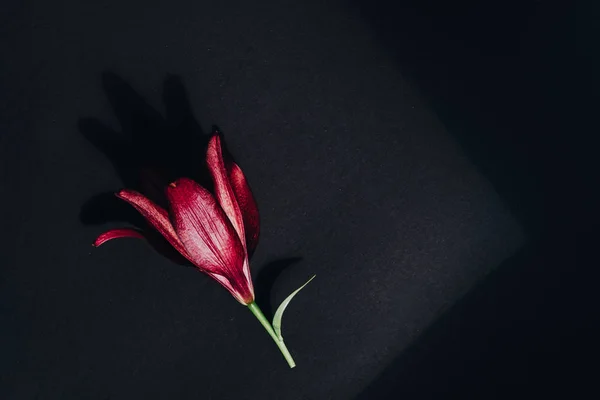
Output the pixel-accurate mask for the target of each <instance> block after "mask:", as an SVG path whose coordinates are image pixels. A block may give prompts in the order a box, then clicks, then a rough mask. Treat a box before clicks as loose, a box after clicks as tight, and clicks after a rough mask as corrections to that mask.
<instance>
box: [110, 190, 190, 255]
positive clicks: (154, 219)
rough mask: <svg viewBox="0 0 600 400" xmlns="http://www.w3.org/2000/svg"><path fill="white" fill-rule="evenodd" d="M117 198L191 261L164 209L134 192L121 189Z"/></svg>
mask: <svg viewBox="0 0 600 400" xmlns="http://www.w3.org/2000/svg"><path fill="white" fill-rule="evenodd" d="M117 197H118V198H120V199H123V200H125V201H126V202H128V203H129V204H131V205H132V206H133V207H134V208H135V209H136V210H138V211H139V212H140V214H142V216H143V217H144V218H146V219H147V220H148V222H150V224H152V226H153V227H154V228H155V229H156V230H157V231H158V232H160V234H161V235H163V236H164V237H165V239H167V241H168V242H169V243H170V244H171V246H173V247H174V248H175V250H177V251H178V252H180V253H181V255H183V256H184V257H186V258H187V259H189V260H190V261H192V260H191V259H190V257H189V255H188V253H187V252H186V250H185V247H184V246H183V244H182V243H181V240H179V237H178V236H177V234H176V233H175V229H174V228H173V225H172V224H171V221H170V220H169V214H168V213H167V211H166V210H165V209H164V208H162V207H160V206H158V205H157V204H156V203H154V202H153V201H152V200H150V199H148V198H147V197H145V196H144V195H142V194H141V193H138V192H136V191H135V190H128V189H123V190H121V191H120V192H119V193H117Z"/></svg>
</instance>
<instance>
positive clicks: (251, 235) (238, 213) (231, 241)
mask: <svg viewBox="0 0 600 400" xmlns="http://www.w3.org/2000/svg"><path fill="white" fill-rule="evenodd" d="M221 142H222V140H221V135H220V133H219V132H218V131H215V132H214V133H213V135H212V137H211V138H210V141H209V143H208V150H207V155H206V163H207V166H208V169H209V172H210V175H211V177H212V181H213V186H214V188H213V193H211V192H210V191H209V190H207V189H206V188H204V187H202V186H201V185H199V184H198V183H196V182H195V181H193V180H192V179H189V178H179V179H177V180H175V181H174V182H172V183H170V184H169V185H167V186H166V188H164V190H165V194H166V199H167V203H168V210H167V209H165V208H163V207H161V206H160V205H158V204H157V203H155V202H153V201H152V200H150V199H149V198H148V197H146V196H144V195H143V194H141V193H139V192H136V191H134V190H129V189H123V190H121V191H119V192H118V193H117V194H116V195H117V197H118V198H120V199H122V200H124V201H126V202H128V203H129V204H131V205H132V206H133V207H134V208H135V209H136V210H137V211H138V212H139V213H140V214H141V215H142V216H143V217H144V218H145V219H146V220H147V221H148V222H149V224H150V225H151V226H152V227H153V228H154V229H155V230H156V231H158V232H159V233H160V234H161V235H162V236H163V237H164V238H165V239H166V240H167V241H168V243H169V244H170V245H171V246H172V248H173V249H175V250H176V251H177V252H178V253H179V254H181V255H182V256H183V257H184V258H185V259H187V260H188V261H189V262H190V263H192V264H193V265H194V266H196V267H197V268H198V269H199V270H200V271H202V272H204V273H206V274H207V275H209V276H210V277H211V278H213V279H214V280H216V281H217V282H219V284H221V285H222V286H223V287H225V289H227V290H228V291H229V292H230V293H231V295H232V296H233V297H234V298H235V299H236V300H237V301H238V302H240V303H241V304H243V305H245V306H248V307H249V309H250V311H252V313H253V314H254V315H255V316H256V318H257V319H258V320H259V321H260V322H261V324H262V325H263V327H264V328H265V329H266V330H267V332H268V333H269V335H270V336H271V337H272V338H273V340H274V341H275V343H276V344H277V346H278V347H279V349H280V350H281V352H282V354H283V356H284V357H285V359H286V360H287V361H288V364H289V365H290V367H292V368H293V367H294V366H295V362H294V360H293V358H292V356H291V354H290V353H289V351H288V349H287V347H286V346H285V344H284V342H283V337H282V336H281V329H280V325H281V314H282V313H283V310H284V309H285V307H286V306H287V304H288V303H289V300H291V297H293V295H295V294H296V293H297V291H296V292H294V293H293V294H292V295H291V296H290V297H288V299H286V300H285V301H284V303H285V304H283V303H282V306H281V307H280V309H281V310H278V313H276V320H274V321H273V325H271V324H270V323H269V321H268V320H267V319H266V317H265V316H264V314H263V313H262V311H261V310H260V308H259V307H258V305H257V304H256V303H255V302H254V287H253V284H252V277H251V274H250V263H249V255H251V254H252V253H253V252H254V249H255V248H256V245H257V243H258V237H259V214H258V207H257V205H256V201H255V200H254V196H253V195H252V192H251V190H250V186H249V185H248V182H247V180H246V177H245V176H244V173H243V172H242V170H241V168H240V167H239V166H238V165H237V164H236V163H234V162H233V161H232V160H231V159H230V157H229V156H228V155H224V151H223V148H222V143H221ZM151 234H153V232H144V231H141V230H138V229H133V228H120V229H113V230H109V231H107V232H105V233H103V234H101V235H100V236H98V238H97V239H96V241H95V242H94V246H96V247H98V246H100V245H102V244H104V243H105V242H107V241H109V240H112V239H117V238H124V237H135V238H148V237H149V236H150V235H151ZM298 290H299V289H298ZM277 315H278V316H277ZM274 328H275V329H274Z"/></svg>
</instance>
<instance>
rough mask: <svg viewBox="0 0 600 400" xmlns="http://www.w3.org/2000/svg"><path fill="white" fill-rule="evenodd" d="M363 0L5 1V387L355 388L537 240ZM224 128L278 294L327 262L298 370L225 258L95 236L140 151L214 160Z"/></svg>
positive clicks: (99, 391) (117, 394) (268, 303)
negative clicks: (244, 296) (224, 274)
mask: <svg viewBox="0 0 600 400" xmlns="http://www.w3.org/2000/svg"><path fill="white" fill-rule="evenodd" d="M365 4H367V3H366V2H365V3H364V4H362V3H360V2H344V1H296V0H284V1H270V0H267V1H261V2H245V1H238V0H222V1H215V2H207V1H201V0H200V1H189V0H171V1H156V0H149V1H144V2H141V1H138V0H130V1H114V0H105V1H98V2H89V3H88V2H81V1H70V0H67V1H54V2H47V1H36V0H34V1H30V2H16V1H10V2H8V4H3V5H2V9H3V11H2V16H1V17H0V18H1V22H2V27H1V30H0V32H1V33H0V34H1V35H2V39H1V40H2V41H1V42H0V43H1V46H2V47H1V50H2V54H3V57H2V58H3V59H2V67H1V68H2V69H1V72H2V76H1V77H0V82H1V93H0V101H1V106H2V108H1V114H0V116H1V132H0V162H1V163H2V164H1V170H0V185H1V186H0V190H1V192H2V194H3V202H4V204H3V208H2V210H1V211H0V213H1V214H0V215H1V221H2V225H3V227H4V229H3V231H2V241H1V242H0V243H1V244H0V254H1V257H2V263H1V267H0V307H1V308H0V326H1V330H2V331H1V332H0V338H1V342H0V354H1V357H0V358H1V360H0V373H1V377H0V398H3V399H38V398H39V399H82V398H85V399H136V398H140V399H142V398H143V399H165V398H177V399H182V400H183V399H199V398H200V399H225V398H227V399H231V398H239V399H254V398H260V399H349V398H353V397H355V396H358V395H359V394H360V393H361V392H362V391H363V390H365V388H367V387H368V386H369V385H370V384H371V383H372V382H373V381H374V380H375V379H376V378H377V377H378V376H379V375H380V374H381V373H382V371H384V370H385V368H386V367H387V366H388V365H390V363H392V362H393V360H394V359H396V357H398V356H399V355H401V354H403V352H405V351H406V350H407V349H409V348H410V346H411V344H412V343H413V342H414V341H415V340H417V339H418V338H419V337H420V336H421V335H422V334H423V332H424V331H426V330H427V328H428V326H430V325H431V324H432V323H433V322H434V321H436V319H437V318H439V317H440V316H441V315H443V314H444V312H445V311H446V310H448V309H449V308H450V307H452V306H453V305H454V304H455V303H456V302H457V301H458V300H459V299H460V298H461V297H462V296H464V295H465V294H466V293H467V292H469V290H470V289H471V288H473V287H474V286H475V285H476V284H477V283H478V282H480V281H481V280H483V279H484V278H485V277H486V276H487V275H488V274H489V273H490V272H491V271H492V270H494V269H495V268H496V267H497V266H498V265H500V264H501V263H502V262H503V261H505V260H506V259H508V258H509V257H511V256H512V255H513V254H515V253H516V252H517V251H518V250H519V249H520V248H521V247H522V246H523V245H524V244H525V243H526V241H527V236H528V235H527V232H526V230H524V229H523V227H522V224H521V223H520V222H518V220H517V219H516V218H515V217H513V212H511V210H510V209H509V207H508V206H507V204H506V202H505V201H504V200H503V198H502V197H501V196H499V195H498V192H497V189H496V187H495V186H494V184H492V183H491V182H490V181H489V179H488V178H487V176H486V174H484V173H483V172H482V170H481V168H479V167H478V166H477V165H475V164H474V163H473V161H472V158H471V157H470V156H469V155H468V154H467V152H466V151H465V147H464V146H463V145H462V144H461V143H460V141H459V140H457V138H456V136H455V135H452V134H450V133H449V131H448V123H447V120H444V121H443V120H442V119H441V118H440V115H439V114H438V112H437V111H436V109H434V107H432V106H431V103H430V102H429V101H428V100H427V99H426V98H425V96H424V95H423V92H422V90H421V89H422V88H421V86H420V85H418V84H417V80H415V79H413V78H414V77H415V76H417V77H418V75H411V71H412V72H414V71H415V70H414V69H413V70H411V68H408V69H406V68H405V69H403V68H402V65H399V64H398V58H397V57H396V55H395V54H393V52H391V51H390V46H389V43H386V42H385V41H382V40H380V38H381V36H380V33H381V32H380V31H378V30H377V19H376V18H375V19H373V18H370V17H369V15H370V14H369V12H370V11H369V7H368V5H367V6H365ZM371 11H372V10H371ZM405 11H406V10H404V11H398V12H399V13H400V14H398V16H399V20H398V21H399V22H398V23H407V22H408V21H409V20H410V19H412V18H408V17H407V16H406V13H404V14H402V12H405ZM393 12H396V11H393ZM400 17H402V18H400ZM415 25H416V24H415ZM411 35H413V36H414V42H413V40H412V39H411ZM420 35H422V32H421V31H418V30H415V31H414V32H412V33H411V32H410V29H409V30H408V31H407V32H406V35H405V36H404V39H403V40H402V41H399V42H395V43H396V44H398V46H399V48H396V49H395V50H396V51H400V53H401V52H402V51H403V50H402V46H406V51H407V52H410V51H412V50H414V46H415V45H414V43H419V40H422V39H420ZM411 43H413V44H411ZM411 49H412V50H411ZM421 53H422V54H423V56H424V57H426V56H427V50H423V51H422V52H421ZM421 53H420V54H421ZM411 54H413V55H414V54H415V53H414V51H413V52H412V53H411ZM447 56H448V57H449V59H451V58H452V54H448V55H447ZM412 67H415V65H412ZM417 67H418V65H417ZM417 69H418V68H417ZM448 80H449V81H451V80H452V79H451V77H448ZM432 84H434V85H435V82H433V83H432ZM448 90H449V91H451V90H454V89H453V88H449V89H448ZM448 93H450V92H448ZM449 97H450V96H449ZM213 124H216V125H218V126H219V127H220V129H221V130H222V131H223V132H224V134H225V138H226V142H227V145H228V147H229V150H230V151H231V153H232V154H233V155H234V157H235V159H236V160H237V162H238V163H239V164H240V165H241V166H242V168H243V169H244V171H245V173H246V176H247V178H248V180H249V182H250V184H251V186H252V188H253V191H254V194H255V197H256V199H257V202H258V205H259V208H260V211H261V238H260V243H259V246H258V249H257V252H256V254H255V256H254V258H253V260H252V273H253V276H254V277H255V281H256V286H257V296H258V301H259V303H260V304H261V306H262V307H263V309H265V310H267V312H268V310H271V312H272V310H273V309H274V307H276V306H277V305H278V304H279V303H280V302H281V301H282V300H283V299H284V298H285V297H286V296H287V295H288V294H289V293H290V292H291V291H292V290H294V289H295V288H297V287H298V286H300V285H301V284H302V283H304V282H305V281H306V280H307V279H308V278H309V277H310V276H311V275H313V274H316V276H317V277H316V279H315V280H314V281H313V282H311V283H310V285H309V286H307V287H306V288H305V289H304V291H302V292H301V293H300V294H299V295H298V296H297V297H296V299H294V301H293V302H292V303H291V305H290V306H289V307H288V310H287V311H286V314H285V316H284V320H283V332H284V336H285V338H286V343H287V344H288V347H289V348H290V350H291V352H292V353H293V354H294V356H295V358H296V361H297V364H298V366H297V368H296V369H294V370H289V369H288V368H287V366H286V364H285V362H284V360H283V358H282V357H281V355H280V354H279V353H278V351H277V349H276V347H275V346H274V344H273V343H272V342H271V339H270V338H269V337H268V336H267V334H266V333H265V332H264V330H263V329H262V327H260V325H259V324H258V323H257V321H256V320H255V319H254V318H253V317H252V315H251V314H250V312H248V311H247V310H246V309H244V308H243V307H242V306H240V305H239V304H238V303H237V302H235V301H234V300H233V299H232V298H231V297H230V295H229V294H228V293H227V292H226V291H225V290H223V288H221V287H220V286H219V285H217V284H216V283H215V282H213V281H212V280H210V279H209V278H208V277H206V276H204V275H203V274H201V273H199V272H197V271H196V270H194V269H193V268H186V267H183V266H179V265H177V264H174V263H172V262H171V261H169V260H167V259H165V258H163V257H162V256H161V255H159V254H157V253H156V252H155V251H154V250H152V249H151V248H150V247H149V246H148V245H147V244H145V243H144V242H142V241H138V240H133V239H131V240H120V241H114V242H110V243H108V244H106V245H105V246H103V247H102V248H98V249H94V248H92V246H91V243H92V242H93V240H94V238H95V237H96V235H98V234H99V233H101V232H102V231H103V230H106V229H108V228H111V227H117V226H121V225H123V224H131V223H135V215H132V213H131V210H129V209H128V208H127V206H122V205H120V204H118V201H116V203H117V204H115V201H113V200H112V199H111V197H110V192H114V191H116V190H118V189H119V188H121V187H124V186H126V185H129V184H130V182H132V181H131V180H130V179H128V176H129V175H128V173H129V172H131V171H132V170H134V169H135V168H136V167H137V166H139V165H138V164H139V163H141V162H142V161H140V160H145V161H144V162H149V163H152V162H156V163H161V162H164V163H171V162H172V163H181V164H182V165H185V166H186V167H187V168H191V169H194V168H198V169H202V168H204V147H203V143H204V140H205V135H206V134H207V132H208V131H209V130H210V127H211V126H212V125H213ZM481 134H482V135H485V132H481ZM122 142H126V143H128V145H127V146H125V145H123V144H122ZM115 154H116V155H115ZM117 157H120V160H121V161H120V162H115V159H116V158H117ZM123 160H124V161H123ZM133 214H135V213H133ZM432 384H435V382H432Z"/></svg>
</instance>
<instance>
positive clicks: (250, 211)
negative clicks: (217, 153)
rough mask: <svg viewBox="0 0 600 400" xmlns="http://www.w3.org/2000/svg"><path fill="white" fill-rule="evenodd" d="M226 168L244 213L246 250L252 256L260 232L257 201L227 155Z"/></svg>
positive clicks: (240, 172)
mask: <svg viewBox="0 0 600 400" xmlns="http://www.w3.org/2000/svg"><path fill="white" fill-rule="evenodd" d="M225 166H226V168H227V175H228V176H229V182H230V184H231V188H232V189H233V192H234V194H235V198H236V200H237V203H238V206H239V208H240V211H241V213H242V220H243V222H244V232H245V234H246V238H245V240H246V248H247V249H248V254H249V255H252V253H253V252H254V249H255V248H256V245H257V244H258V235H259V232H260V218H259V214H258V206H257V205H256V201H255V200H254V196H253V195H252V191H251V190H250V185H248V181H247V180H246V177H245V176H244V173H243V172H242V169H241V168H240V167H239V166H238V165H237V164H236V163H234V162H233V161H231V160H230V159H229V158H228V157H227V155H225Z"/></svg>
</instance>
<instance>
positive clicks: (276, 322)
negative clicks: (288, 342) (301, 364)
mask: <svg viewBox="0 0 600 400" xmlns="http://www.w3.org/2000/svg"><path fill="white" fill-rule="evenodd" d="M315 276H316V275H313V276H312V278H310V279H309V280H308V281H307V282H306V283H305V284H304V285H302V286H300V287H299V288H298V289H296V290H294V291H293V292H292V294H290V295H289V296H288V297H287V298H286V299H285V300H284V301H282V302H281V304H280V305H279V307H278V308H277V311H275V316H274V317H273V329H274V330H275V333H276V334H277V337H278V338H279V340H283V336H282V335H281V317H283V312H284V311H285V309H286V307H287V306H288V304H290V301H292V299H293V298H294V296H295V295H296V294H297V293H298V292H299V291H301V290H302V289H303V288H304V286H306V285H308V283H309V282H310V281H312V280H313V279H315Z"/></svg>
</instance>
